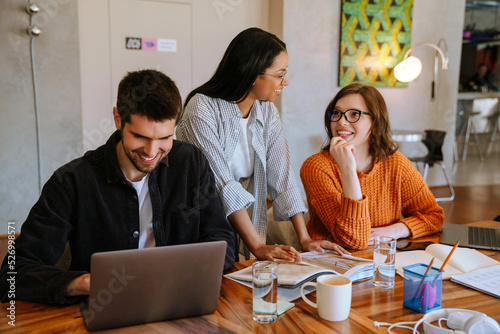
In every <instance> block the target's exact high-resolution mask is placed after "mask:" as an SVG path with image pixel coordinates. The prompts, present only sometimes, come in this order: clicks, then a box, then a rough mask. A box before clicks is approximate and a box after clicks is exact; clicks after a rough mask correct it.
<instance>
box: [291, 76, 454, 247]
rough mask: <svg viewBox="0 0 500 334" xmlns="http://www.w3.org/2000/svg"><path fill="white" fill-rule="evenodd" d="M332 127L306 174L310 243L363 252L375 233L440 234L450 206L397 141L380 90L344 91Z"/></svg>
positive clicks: (329, 118) (334, 104) (355, 87)
mask: <svg viewBox="0 0 500 334" xmlns="http://www.w3.org/2000/svg"><path fill="white" fill-rule="evenodd" d="M325 127H326V131H327V134H328V138H329V139H330V142H329V144H328V145H327V146H325V147H324V148H323V150H322V151H321V152H320V153H317V154H315V155H313V156H311V157H309V158H308V159H307V160H306V161H305V162H304V164H303V165H302V168H301V170H300V177H301V179H302V182H303V184H304V188H305V191H306V195H307V201H308V203H309V214H310V220H309V223H308V224H307V230H308V231H309V234H310V235H311V238H313V239H328V240H330V241H332V242H335V243H338V244H340V245H341V246H343V247H346V248H351V249H364V248H366V247H367V246H368V245H369V244H370V243H371V240H372V238H373V237H374V236H380V235H384V236H391V237H394V238H406V237H411V238H417V237H421V236H424V235H428V234H432V233H435V232H437V231H439V230H440V228H441V226H442V225H443V222H444V214H443V209H442V208H441V207H440V206H438V204H437V203H436V200H435V199H434V196H433V195H432V193H431V192H430V190H429V188H428V187H427V185H426V184H425V182H424V179H423V177H422V176H421V175H420V173H419V172H418V171H417V170H416V169H415V167H414V166H413V165H412V163H411V162H410V161H409V160H408V159H407V158H405V157H404V156H403V155H402V154H401V153H399V152H398V151H397V146H396V144H394V142H392V140H391V128H390V124H389V115H388V112H387V106H386V104H385V101H384V98H383V97H382V95H381V94H380V93H379V92H378V90H377V89H376V88H373V87H370V86H364V85H362V84H352V85H349V86H346V87H344V88H343V89H341V90H340V91H339V92H338V94H337V95H336V96H335V97H334V98H333V100H332V101H331V102H330V104H329V105H328V107H327V109H326V112H325ZM401 217H404V218H401Z"/></svg>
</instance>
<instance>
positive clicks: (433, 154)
mask: <svg viewBox="0 0 500 334" xmlns="http://www.w3.org/2000/svg"><path fill="white" fill-rule="evenodd" d="M445 136H446V131H440V130H425V138H424V139H423V140H422V143H424V145H425V147H427V150H428V153H427V155H426V156H423V157H410V158H409V159H410V161H411V162H415V163H419V162H421V163H423V164H424V175H423V176H424V181H426V180H427V173H428V171H429V167H433V166H434V165H435V164H437V165H439V166H441V170H442V171H443V174H444V178H445V179H446V183H447V185H448V189H449V192H450V196H449V197H436V201H437V202H442V201H452V200H453V199H454V198H455V190H454V189H453V185H452V184H451V182H450V179H449V178H448V175H447V173H446V167H445V165H444V163H443V152H442V146H443V142H444V137H445Z"/></svg>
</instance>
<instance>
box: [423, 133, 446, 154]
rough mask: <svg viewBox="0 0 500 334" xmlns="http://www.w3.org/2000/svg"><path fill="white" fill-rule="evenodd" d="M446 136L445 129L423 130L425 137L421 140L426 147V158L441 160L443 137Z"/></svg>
mask: <svg viewBox="0 0 500 334" xmlns="http://www.w3.org/2000/svg"><path fill="white" fill-rule="evenodd" d="M445 136H446V131H441V130H425V138H424V139H423V140H422V142H423V143H424V145H425V146H426V147H427V150H428V151H429V153H428V154H427V159H428V160H429V161H430V162H432V161H443V151H442V150H441V148H442V147H443V143H444V137H445Z"/></svg>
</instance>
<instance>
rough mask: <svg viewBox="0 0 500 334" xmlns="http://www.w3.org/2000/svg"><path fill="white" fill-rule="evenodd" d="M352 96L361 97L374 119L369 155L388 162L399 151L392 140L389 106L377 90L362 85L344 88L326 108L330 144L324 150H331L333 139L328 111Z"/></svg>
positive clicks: (369, 140) (326, 125)
mask: <svg viewBox="0 0 500 334" xmlns="http://www.w3.org/2000/svg"><path fill="white" fill-rule="evenodd" d="M351 94H359V95H361V96H362V97H363V99H364V100H365V103H366V105H367V106H368V109H369V110H368V111H369V113H370V114H371V116H369V117H371V118H372V128H371V133H370V137H369V139H368V143H369V154H370V155H371V156H372V158H373V159H375V158H379V159H380V160H382V161H386V160H387V158H388V157H389V156H390V155H391V154H393V153H394V152H396V151H397V149H398V146H397V145H396V143H394V142H393V141H392V139H391V136H392V131H391V123H390V122H389V113H388V112H387V105H386V104H385V100H384V98H383V96H382V94H380V92H379V91H378V90H377V89H376V88H374V87H371V86H365V85H363V84H360V83H355V84H351V85H348V86H345V87H344V88H342V89H341V90H340V91H339V92H338V93H337V95H335V97H334V98H333V100H332V101H331V102H330V103H329V104H328V107H326V110H325V115H324V121H325V128H326V133H327V135H328V139H329V140H328V144H327V145H325V146H324V147H323V150H330V140H331V139H332V137H333V134H332V128H331V126H330V125H331V121H330V117H329V116H328V111H330V110H333V109H334V108H335V106H336V105H337V102H338V100H340V99H341V98H343V97H344V96H347V95H351Z"/></svg>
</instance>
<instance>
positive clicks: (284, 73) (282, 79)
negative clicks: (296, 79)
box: [262, 70, 287, 85]
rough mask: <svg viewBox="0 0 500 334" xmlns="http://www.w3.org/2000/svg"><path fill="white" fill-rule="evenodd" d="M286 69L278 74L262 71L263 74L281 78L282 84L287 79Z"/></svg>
mask: <svg viewBox="0 0 500 334" xmlns="http://www.w3.org/2000/svg"><path fill="white" fill-rule="evenodd" d="M286 72H287V71H286V70H285V71H284V72H283V75H276V74H269V73H262V75H269V76H271V77H275V78H278V79H281V82H280V85H281V84H283V81H284V80H285V77H286Z"/></svg>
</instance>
